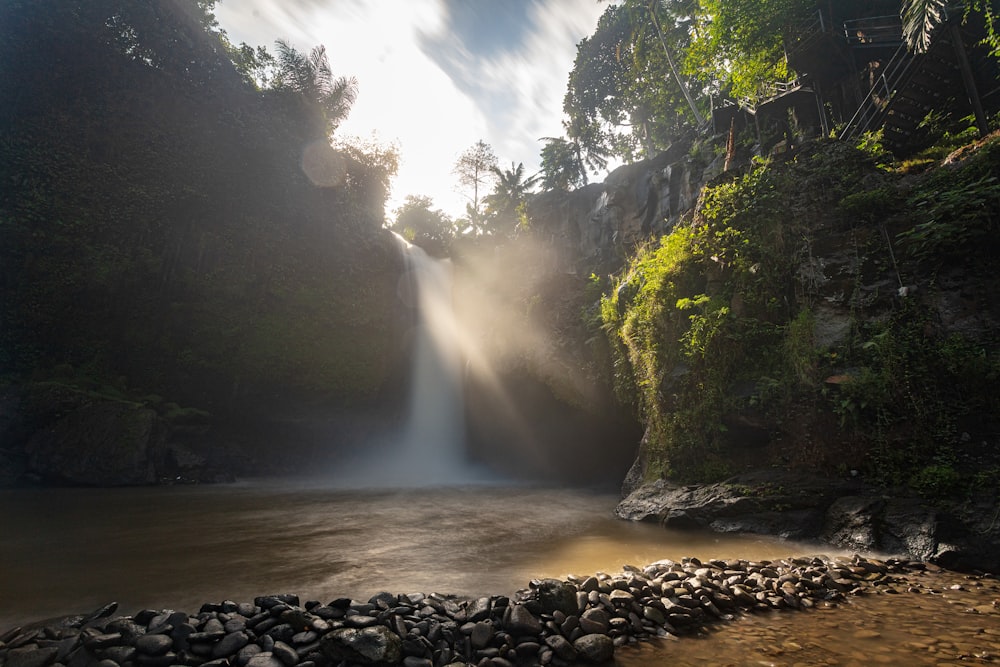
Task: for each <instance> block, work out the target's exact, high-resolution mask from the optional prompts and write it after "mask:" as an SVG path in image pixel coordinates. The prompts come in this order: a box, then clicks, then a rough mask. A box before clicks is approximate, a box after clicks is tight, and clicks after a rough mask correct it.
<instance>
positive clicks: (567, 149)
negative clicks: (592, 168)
mask: <svg viewBox="0 0 1000 667" xmlns="http://www.w3.org/2000/svg"><path fill="white" fill-rule="evenodd" d="M544 141H545V146H543V147H542V164H541V167H542V187H543V188H544V189H546V190H570V189H572V188H574V187H577V186H579V185H586V184H587V169H586V167H585V166H584V163H583V158H582V156H581V148H580V144H578V143H576V142H570V141H567V140H565V139H562V138H553V137H546V138H545V139H544Z"/></svg>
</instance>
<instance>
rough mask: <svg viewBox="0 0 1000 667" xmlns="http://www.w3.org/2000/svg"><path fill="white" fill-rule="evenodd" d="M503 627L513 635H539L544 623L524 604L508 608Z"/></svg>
mask: <svg viewBox="0 0 1000 667" xmlns="http://www.w3.org/2000/svg"><path fill="white" fill-rule="evenodd" d="M507 609H508V612H507V614H506V615H505V617H504V622H503V626H504V629H505V630H507V632H509V633H511V634H512V635H515V636H516V635H538V634H539V633H541V631H542V623H541V621H539V620H538V619H537V618H535V616H534V615H532V613H531V612H530V611H529V610H528V608H527V607H526V606H524V605H523V604H515V605H512V606H510V607H508V608H507Z"/></svg>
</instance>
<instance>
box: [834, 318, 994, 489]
mask: <svg viewBox="0 0 1000 667" xmlns="http://www.w3.org/2000/svg"><path fill="white" fill-rule="evenodd" d="M936 328H937V327H936V322H935V315H934V312H933V311H932V310H931V309H929V308H927V307H925V306H922V305H920V304H919V303H916V302H914V301H912V300H908V301H906V302H904V305H903V307H902V308H901V309H900V310H898V311H897V312H895V313H893V315H892V316H891V317H890V318H889V319H887V320H886V321H884V322H882V323H879V324H873V325H869V326H867V327H865V328H864V329H863V330H862V332H861V341H862V342H860V343H859V344H858V345H857V347H856V349H855V351H854V353H853V354H854V355H855V357H854V359H853V361H854V363H857V364H861V369H862V370H861V372H860V373H857V374H856V376H855V377H852V378H851V381H850V382H847V383H845V384H842V385H840V386H839V389H838V391H837V392H836V393H835V394H834V395H833V396H831V398H832V400H833V401H834V402H835V406H834V407H835V410H836V411H837V412H838V413H839V414H841V415H842V417H843V419H844V426H846V427H849V428H850V429H852V430H854V432H855V435H856V436H857V437H859V438H861V439H862V440H865V441H867V442H868V443H869V447H868V449H869V451H870V452H871V454H870V460H869V470H868V474H869V476H870V477H871V478H872V479H875V480H877V481H879V482H881V483H883V484H887V485H894V484H903V483H906V482H908V481H911V482H912V481H913V480H916V483H917V484H918V488H920V487H921V486H925V487H927V488H928V489H929V488H930V487H931V486H934V485H940V484H941V481H942V479H943V477H944V474H943V472H942V469H941V467H940V466H938V465H937V464H932V465H931V467H929V468H925V466H926V465H927V464H926V463H925V462H927V461H937V462H941V461H947V462H949V463H948V465H949V466H950V465H952V464H953V463H955V462H957V461H958V459H959V456H960V454H961V453H962V452H963V450H964V449H965V443H964V442H963V436H962V430H961V427H960V424H961V423H962V422H963V421H964V420H966V419H968V418H969V417H970V416H975V415H995V414H998V412H997V411H998V409H1000V400H998V398H997V397H996V394H995V392H993V390H992V389H991V387H992V386H993V385H994V384H995V382H996V381H997V380H998V379H1000V363H998V359H997V358H996V356H995V355H994V354H992V353H990V352H989V351H988V350H989V348H988V347H987V346H988V345H991V343H989V342H987V343H985V344H984V343H983V342H977V341H971V340H968V339H966V338H964V337H962V336H960V335H957V334H952V335H948V336H943V335H940V334H938V333H937V332H936Z"/></svg>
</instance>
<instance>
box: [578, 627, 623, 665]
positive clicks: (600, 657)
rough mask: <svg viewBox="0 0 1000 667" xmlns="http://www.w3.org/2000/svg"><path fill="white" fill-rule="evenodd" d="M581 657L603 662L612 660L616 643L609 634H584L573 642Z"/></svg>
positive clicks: (589, 660)
mask: <svg viewBox="0 0 1000 667" xmlns="http://www.w3.org/2000/svg"><path fill="white" fill-rule="evenodd" d="M573 648H574V649H576V652H577V654H578V655H579V657H580V658H581V659H583V660H585V661H586V662H592V663H602V662H608V661H610V660H611V659H612V658H613V657H614V654H615V645H614V642H613V641H612V639H611V638H610V637H608V636H607V635H602V634H601V635H599V634H589V635H584V636H582V637H580V638H579V639H577V640H576V641H575V642H573Z"/></svg>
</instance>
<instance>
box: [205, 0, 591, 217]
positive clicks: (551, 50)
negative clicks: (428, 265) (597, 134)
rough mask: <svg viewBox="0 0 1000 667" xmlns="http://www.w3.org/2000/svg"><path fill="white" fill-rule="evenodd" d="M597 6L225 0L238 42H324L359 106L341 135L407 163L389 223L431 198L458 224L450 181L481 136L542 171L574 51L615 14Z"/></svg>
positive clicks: (558, 127) (480, 0) (514, 0)
mask: <svg viewBox="0 0 1000 667" xmlns="http://www.w3.org/2000/svg"><path fill="white" fill-rule="evenodd" d="M607 7H608V3H607V2H598V0H221V1H220V2H219V4H218V5H216V8H215V14H216V17H217V18H218V20H219V24H220V26H221V27H222V29H224V30H225V31H226V33H227V34H228V35H229V39H230V40H231V41H232V42H233V43H234V44H239V43H240V42H246V43H248V44H250V45H251V46H258V45H262V46H266V47H267V48H268V50H269V51H271V52H272V53H274V51H275V49H274V42H275V40H276V39H285V40H287V41H288V42H289V43H290V44H291V45H292V46H294V47H295V48H296V49H298V50H299V51H303V52H308V51H309V50H310V49H312V47H314V46H316V45H318V44H322V45H324V46H325V47H326V50H327V55H328V57H329V59H330V65H331V68H332V70H333V72H334V75H336V76H353V77H355V78H356V79H357V81H358V89H359V90H358V99H357V101H356V102H355V104H354V106H353V108H352V110H351V114H350V116H348V118H347V120H346V121H345V122H343V123H342V124H341V125H340V127H339V128H338V129H337V132H336V134H335V136H336V137H341V138H346V137H350V136H357V137H360V138H362V139H364V140H371V139H373V138H374V139H375V140H376V141H379V142H380V143H383V144H384V143H390V142H395V143H397V144H398V146H399V149H400V154H401V163H400V168H399V173H398V174H397V176H396V178H395V179H394V180H393V187H392V192H391V193H390V199H389V202H388V204H387V206H386V213H387V216H388V217H389V218H390V219H391V218H392V217H394V214H393V211H394V209H395V208H397V207H398V206H399V205H400V204H401V203H402V201H403V199H404V198H405V197H406V195H410V194H413V195H423V196H427V197H430V198H431V199H432V200H433V201H434V206H435V207H437V208H440V209H442V210H444V211H445V212H446V213H448V214H449V215H451V216H452V217H457V216H459V215H462V214H464V212H465V203H466V202H467V201H468V199H467V198H466V196H465V195H463V194H462V193H461V192H460V191H459V188H458V185H457V179H456V177H455V176H454V174H453V173H452V170H453V168H454V165H455V162H456V160H457V159H458V156H459V155H460V154H461V153H462V152H463V151H465V150H466V149H468V148H470V147H471V146H472V145H473V144H475V143H476V142H477V141H479V140H480V139H481V140H483V141H485V142H486V143H488V144H489V145H490V146H492V148H493V150H494V152H495V153H496V154H497V157H498V160H499V166H500V167H501V168H505V169H509V168H510V167H511V164H512V163H513V164H517V163H519V162H523V163H524V166H525V171H526V173H528V174H533V173H535V172H537V171H538V168H539V152H540V151H541V148H542V145H543V144H542V142H541V141H539V140H540V139H541V138H542V137H559V136H562V135H563V129H562V119H563V113H562V99H563V96H564V95H565V93H566V82H567V78H568V76H569V72H570V70H571V69H572V67H573V60H574V58H575V57H576V44H577V43H578V42H579V41H580V40H581V39H582V38H584V37H586V36H588V35H590V34H592V33H593V32H594V30H595V28H596V27H597V20H598V18H599V17H600V15H601V14H602V13H604V11H605V10H606V9H607Z"/></svg>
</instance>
